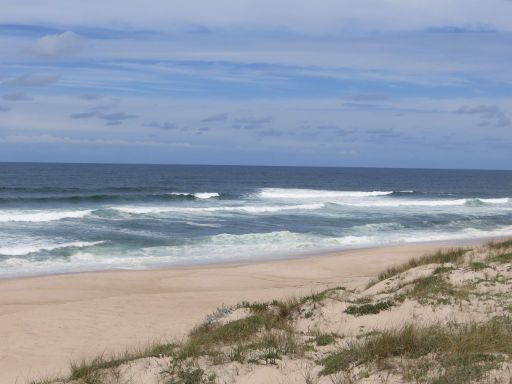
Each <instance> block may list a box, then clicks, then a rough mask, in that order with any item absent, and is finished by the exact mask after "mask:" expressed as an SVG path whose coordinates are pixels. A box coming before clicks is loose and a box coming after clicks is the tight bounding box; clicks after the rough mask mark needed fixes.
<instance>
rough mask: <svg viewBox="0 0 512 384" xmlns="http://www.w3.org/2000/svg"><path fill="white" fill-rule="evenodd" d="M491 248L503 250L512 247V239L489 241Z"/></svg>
mask: <svg viewBox="0 0 512 384" xmlns="http://www.w3.org/2000/svg"><path fill="white" fill-rule="evenodd" d="M488 246H489V248H491V249H498V250H503V249H507V248H512V239H510V240H503V241H491V242H489V243H488Z"/></svg>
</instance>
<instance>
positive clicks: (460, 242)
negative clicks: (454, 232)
mask: <svg viewBox="0 0 512 384" xmlns="http://www.w3.org/2000/svg"><path fill="white" fill-rule="evenodd" d="M509 237H510V236H506V235H499V236H486V237H477V238H459V239H447V240H430V241H418V242H410V243H390V244H383V245H368V246H361V247H353V248H340V249H329V250H322V251H320V250H318V251H306V252H299V253H290V254H286V255H279V256H275V255H269V256H261V257H256V258H253V259H241V260H233V259H228V260H219V261H209V262H201V261H200V262H197V263H187V262H183V263H176V264H162V265H155V266H149V267H143V268H133V269H131V268H122V267H121V268H112V269H90V270H83V271H64V272H48V273H41V274H29V275H18V276H5V277H2V276H0V283H1V282H2V281H8V280H19V279H37V278H42V277H51V276H67V275H82V274H89V273H116V272H150V271H160V270H168V269H170V270H175V269H190V268H203V267H208V266H212V267H213V266H236V265H247V264H258V263H272V262H281V261H288V260H300V259H307V258H315V257H325V256H330V255H337V254H341V253H344V252H352V251H360V250H372V249H385V248H395V247H408V246H424V245H439V246H440V247H445V246H448V247H449V246H455V247H457V246H465V245H468V246H471V245H478V244H483V243H486V242H489V241H494V240H500V239H505V238H509Z"/></svg>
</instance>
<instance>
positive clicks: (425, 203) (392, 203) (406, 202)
mask: <svg viewBox="0 0 512 384" xmlns="http://www.w3.org/2000/svg"><path fill="white" fill-rule="evenodd" d="M509 202H510V199H509V198H501V199H451V200H419V199H393V200H391V199H386V200H384V199H375V200H364V201H336V202H335V204H339V205H347V206H352V207H407V206H409V207H449V206H464V205H468V206H472V205H474V206H478V205H482V204H491V205H493V204H507V203H509Z"/></svg>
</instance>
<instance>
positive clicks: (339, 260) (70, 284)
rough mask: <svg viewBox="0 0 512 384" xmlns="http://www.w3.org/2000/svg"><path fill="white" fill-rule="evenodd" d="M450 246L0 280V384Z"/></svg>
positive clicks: (359, 280)
mask: <svg viewBox="0 0 512 384" xmlns="http://www.w3.org/2000/svg"><path fill="white" fill-rule="evenodd" d="M453 246H454V244H446V243H444V244H443V243H429V244H416V245H405V246H395V247H386V248H372V249H360V250H350V251H343V252H338V253H334V254H329V255H316V256H311V257H306V258H301V259H287V260H279V261H265V262H253V263H244V264H228V265H207V266H195V267H186V268H172V269H171V268H169V269H159V270H151V271H108V272H91V273H80V274H68V275H54V276H43V277H33V278H18V279H7V280H0V292H1V295H0V383H6V384H7V383H15V382H17V383H24V382H26V381H27V380H28V379H32V378H41V377H45V376H51V375H57V374H65V373H67V370H68V368H69V362H70V361H72V360H79V359H82V358H90V357H94V356H96V355H98V354H101V353H107V354H108V353H111V352H120V351H124V350H125V349H126V348H132V347H137V346H143V345H146V344H148V343H150V342H152V341H154V340H162V339H173V338H180V337H182V336H184V335H185V333H186V332H187V331H189V330H190V329H191V328H192V327H193V326H194V325H196V324H198V323H199V322H201V321H202V320H203V319H204V318H205V316H206V315H207V314H208V313H211V312H213V311H214V310H215V309H216V308H217V307H219V306H221V305H222V304H226V305H232V304H236V303H238V302H240V301H242V300H247V301H266V300H272V299H279V298H285V297H289V296H295V295H300V294H307V293H311V292H314V291H319V290H321V289H324V288H326V287H329V286H339V285H343V286H345V287H349V288H350V287H355V286H361V284H364V283H365V282H366V281H367V280H368V279H369V278H371V277H373V276H375V275H377V274H378V273H379V272H380V271H382V270H383V269H385V268H386V267H387V266H389V265H392V264H396V263H401V262H403V261H405V260H408V259H409V258H411V257H415V256H419V255H422V254H425V253H427V252H431V251H433V250H436V249H438V248H440V247H453Z"/></svg>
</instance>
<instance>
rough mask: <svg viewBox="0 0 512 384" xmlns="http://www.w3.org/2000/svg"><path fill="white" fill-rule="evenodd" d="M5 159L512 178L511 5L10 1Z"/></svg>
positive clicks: (480, 1) (363, 0)
mask: <svg viewBox="0 0 512 384" xmlns="http://www.w3.org/2000/svg"><path fill="white" fill-rule="evenodd" d="M2 3H3V4H1V8H2V9H1V12H0V161H44V162H100V163H169V164H244V165H306V166H358V167H418V168H472V169H512V150H511V149H512V67H511V63H512V16H511V15H512V1H511V0H429V1H424V0H421V1H420V0H357V1H354V0H351V1H349V0H315V1H308V2H306V1H296V0H273V1H270V0H258V1H255V0H250V1H249V0H187V1H177V0H166V1H164V0H162V1H154V0H145V1H142V0H131V1H129V2H126V1H123V2H121V1H108V0H102V1H99V0H88V1H70V0H45V1H41V0H17V1H7V0H4V1H3V2H2Z"/></svg>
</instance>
